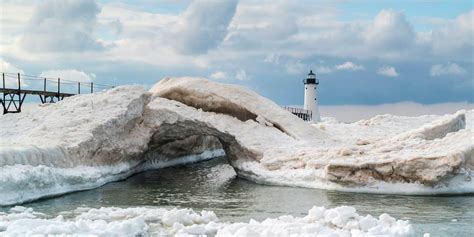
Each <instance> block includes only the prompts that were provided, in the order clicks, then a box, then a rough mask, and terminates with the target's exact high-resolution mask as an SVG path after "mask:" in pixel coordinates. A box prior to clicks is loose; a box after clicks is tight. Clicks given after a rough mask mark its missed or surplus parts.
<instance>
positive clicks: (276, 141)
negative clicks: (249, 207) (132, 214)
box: [0, 78, 474, 205]
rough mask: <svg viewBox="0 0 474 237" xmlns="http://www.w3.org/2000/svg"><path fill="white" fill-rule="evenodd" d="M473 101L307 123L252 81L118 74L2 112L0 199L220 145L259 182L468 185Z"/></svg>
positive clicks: (426, 190) (95, 181)
mask: <svg viewBox="0 0 474 237" xmlns="http://www.w3.org/2000/svg"><path fill="white" fill-rule="evenodd" d="M473 113H474V111H472V110H471V111H459V112H458V113H456V114H452V115H445V116H420V117H401V116H391V115H379V116H376V117H374V118H372V119H369V120H361V121H358V122H356V123H351V124H345V123H339V122H337V121H334V120H330V119H325V120H324V121H323V122H322V123H319V124H316V125H310V124H308V123H305V122H303V121H302V120H300V119H299V118H297V117H296V116H293V115H292V114H290V113H289V112H287V111H285V110H283V109H281V107H280V106H278V105H276V104H275V103H273V102H272V101H270V100H268V99H266V98H263V97H261V96H259V95H258V94H256V93H254V92H252V91H248V90H246V89H244V88H241V87H237V86H231V85H224V84H219V83H214V82H211V81H207V80H205V79H199V78H173V79H163V80H161V81H160V83H158V84H156V85H155V86H154V87H153V88H152V89H151V90H150V91H145V90H144V89H143V88H141V87H137V86H123V87H118V88H115V89H112V90H108V91H105V92H100V93H96V94H92V95H80V96H74V97H71V98H68V99H66V100H64V101H61V102H59V103H57V104H51V105H45V106H41V107H38V108H36V109H34V110H32V111H30V112H24V113H21V114H9V115H6V116H2V117H0V121H1V123H0V136H1V137H2V138H6V139H2V140H1V142H0V157H1V159H0V169H1V171H2V172H0V205H10V204H15V203H21V202H25V201H30V200H34V199H36V198H41V197H45V196H50V195H56V194H62V193H66V192H71V191H77V190H83V189H90V188H95V187H98V186H100V185H103V184H105V183H107V182H111V181H115V180H118V179H123V178H126V177H127V176H129V175H131V174H133V173H136V172H140V170H141V169H142V168H137V167H140V166H146V165H144V164H148V165H149V166H148V167H151V168H159V167H161V164H165V163H167V164H170V165H173V164H185V163H188V162H192V161H197V160H200V159H205V158H206V157H207V158H209V157H212V156H216V155H222V154H223V153H222V151H223V150H224V151H225V155H226V157H227V158H228V160H229V163H230V164H231V165H232V166H233V167H234V169H235V170H236V172H237V174H238V175H239V176H240V177H244V178H247V179H249V180H252V181H255V182H257V183H264V184H276V185H289V186H300V187H309V188H320V189H332V190H341V191H350V192H372V193H399V194H409V195H416V194H424V195H426V194H441V193H454V194H458V193H472V192H474V183H473V181H472V178H473V177H472V176H473V175H472V169H473V168H474V143H473V141H472V137H473V131H472V119H473V117H474V116H473ZM206 151H216V152H217V153H215V154H214V153H212V152H211V154H208V153H206ZM203 152H204V153H203ZM199 154H204V155H203V156H202V157H200V156H199ZM183 157H185V158H183ZM186 157H187V158H186ZM192 157H194V158H192ZM196 157H197V158H196ZM207 158H206V159H207Z"/></svg>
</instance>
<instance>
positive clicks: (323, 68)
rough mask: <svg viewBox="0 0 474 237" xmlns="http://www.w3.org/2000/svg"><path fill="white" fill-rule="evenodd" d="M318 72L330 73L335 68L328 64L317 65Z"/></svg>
mask: <svg viewBox="0 0 474 237" xmlns="http://www.w3.org/2000/svg"><path fill="white" fill-rule="evenodd" d="M315 72H316V73H322V74H328V73H331V72H333V69H332V68H330V67H328V66H316V70H315Z"/></svg>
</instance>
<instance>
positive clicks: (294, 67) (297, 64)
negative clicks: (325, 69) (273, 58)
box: [285, 61, 308, 74]
mask: <svg viewBox="0 0 474 237" xmlns="http://www.w3.org/2000/svg"><path fill="white" fill-rule="evenodd" d="M307 68H308V66H307V65H305V64H303V63H302V62H301V61H294V62H288V63H287V64H285V69H286V72H288V73H289V74H301V73H303V72H304V71H306V69H307Z"/></svg>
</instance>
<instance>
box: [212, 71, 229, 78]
mask: <svg viewBox="0 0 474 237" xmlns="http://www.w3.org/2000/svg"><path fill="white" fill-rule="evenodd" d="M209 77H210V78H211V79H214V80H224V79H227V78H228V76H227V73H225V72H223V71H216V72H214V73H212V74H211V75H210V76H209Z"/></svg>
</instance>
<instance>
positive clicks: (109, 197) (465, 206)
mask: <svg viewBox="0 0 474 237" xmlns="http://www.w3.org/2000/svg"><path fill="white" fill-rule="evenodd" d="M340 205H350V206H353V207H355V208H356V209H357V211H358V213H360V214H363V215H366V214H371V215H373V216H378V215H380V214H382V213H388V214H390V215H391V216H393V217H395V218H397V219H405V220H410V222H411V223H412V224H413V226H414V228H415V230H416V233H417V236H422V235H423V233H426V232H429V233H431V236H470V234H472V233H474V221H473V220H474V209H473V208H472V207H473V206H474V195H463V196H437V197H436V196H401V195H400V196H399V195H374V194H359V193H341V192H334V191H326V190H315V189H304V188H292V187H277V186H265V185H259V184H255V183H252V182H249V181H246V180H244V179H240V178H238V177H236V175H235V173H234V171H233V169H232V167H231V166H229V165H228V164H227V162H226V160H225V158H219V159H214V160H211V161H206V162H201V163H197V164H191V165H186V166H180V167H172V168H165V169H160V170H153V171H147V172H144V173H140V174H137V175H134V176H132V177H130V178H128V179H126V180H123V181H120V182H114V183H109V184H107V185H105V186H103V187H101V188H98V189H94V190H90V191H83V192H76V193H71V194H67V195H64V196H60V197H55V198H50V199H43V200H39V201H36V202H32V203H29V204H24V206H26V207H33V208H34V210H35V211H39V212H43V213H47V214H51V215H53V216H54V215H57V214H58V213H60V212H62V211H71V210H74V209H76V208H77V207H93V208H100V207H103V206H117V207H136V206H159V207H167V208H170V207H180V208H193V209H194V210H195V211H200V210H202V209H205V210H212V211H214V212H215V213H216V214H217V215H218V216H219V218H220V219H221V220H222V221H232V222H235V221H243V222H248V221H249V219H251V218H253V219H256V220H263V219H265V218H268V217H278V216H282V215H287V214H291V215H294V216H304V215H305V214H306V213H307V211H308V210H309V209H311V207H312V206H325V207H336V206H340ZM7 209H8V208H7V207H4V208H0V211H4V210H7Z"/></svg>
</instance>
